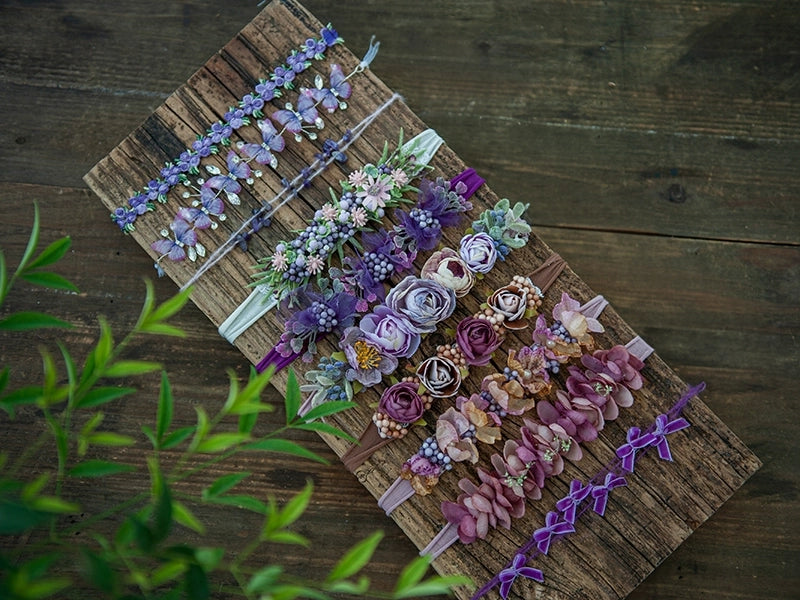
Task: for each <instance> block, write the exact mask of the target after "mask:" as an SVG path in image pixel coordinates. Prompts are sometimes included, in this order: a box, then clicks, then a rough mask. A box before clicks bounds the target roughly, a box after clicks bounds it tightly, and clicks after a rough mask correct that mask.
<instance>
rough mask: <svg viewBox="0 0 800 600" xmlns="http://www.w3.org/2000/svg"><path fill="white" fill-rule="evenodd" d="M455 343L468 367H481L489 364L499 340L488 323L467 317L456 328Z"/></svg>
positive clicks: (484, 320)
mask: <svg viewBox="0 0 800 600" xmlns="http://www.w3.org/2000/svg"><path fill="white" fill-rule="evenodd" d="M456 343H457V344H458V349H459V350H461V353H462V354H463V355H464V358H465V359H466V361H467V364H468V365H471V366H474V367H483V366H485V365H487V364H489V361H490V360H491V358H492V353H493V352H494V351H495V350H497V348H498V347H499V346H500V343H501V340H500V338H499V336H498V335H497V332H496V331H495V330H494V327H492V324H491V323H490V322H489V321H487V320H486V319H476V318H475V317H467V318H466V319H462V320H461V321H460V322H459V324H458V326H457V327H456Z"/></svg>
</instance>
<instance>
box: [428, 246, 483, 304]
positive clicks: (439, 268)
mask: <svg viewBox="0 0 800 600" xmlns="http://www.w3.org/2000/svg"><path fill="white" fill-rule="evenodd" d="M420 276H421V277H422V278H423V279H432V280H433V281H436V282H438V283H441V284H442V285H443V286H444V287H446V288H448V289H451V290H453V292H454V293H455V295H456V298H461V297H462V296H465V295H467V294H468V293H469V291H470V290H471V289H472V286H473V285H475V275H473V274H472V271H471V270H470V268H469V266H468V265H467V263H465V262H464V261H463V260H462V259H461V257H460V256H459V255H458V253H457V252H456V251H455V250H453V249H451V248H442V249H441V250H437V251H436V252H434V253H433V254H431V256H430V258H429V259H428V260H427V261H425V264H424V265H423V267H422V270H421V271H420Z"/></svg>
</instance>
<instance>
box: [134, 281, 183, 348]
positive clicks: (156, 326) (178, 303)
mask: <svg viewBox="0 0 800 600" xmlns="http://www.w3.org/2000/svg"><path fill="white" fill-rule="evenodd" d="M145 285H146V286H147V293H146V295H145V302H144V306H142V312H141V314H140V315H139V321H138V322H137V324H136V329H137V330H138V331H141V332H143V333H164V328H163V325H165V323H163V321H166V320H167V319H169V318H170V317H172V316H173V315H174V314H175V313H177V312H178V311H179V310H180V309H181V308H183V306H184V305H185V304H186V301H187V300H188V299H189V295H190V294H191V293H192V288H189V289H187V290H184V291H182V292H179V293H178V294H176V295H175V296H173V297H172V298H170V299H169V300H167V301H166V302H164V303H163V304H161V305H159V306H158V307H156V308H155V309H153V303H154V299H155V294H154V292H153V284H152V283H151V282H150V281H145ZM167 331H169V333H168V335H179V336H180V337H183V335H184V334H183V332H182V331H180V330H179V329H177V328H176V327H172V326H168V330H167ZM178 332H180V333H178Z"/></svg>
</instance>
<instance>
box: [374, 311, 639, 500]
mask: <svg viewBox="0 0 800 600" xmlns="http://www.w3.org/2000/svg"><path fill="white" fill-rule="evenodd" d="M598 298H600V299H602V298H603V297H602V296H596V297H595V298H593V299H592V300H589V302H587V303H586V304H584V305H583V307H587V306H589V307H590V310H592V311H596V309H597V307H598V306H600V305H601V304H602V303H601V302H599V301H597V299H598ZM603 302H605V300H603ZM605 304H606V305H607V304H608V303H607V302H606V303H605ZM603 306H605V305H603ZM583 307H581V312H583ZM600 310H602V309H600ZM584 314H586V313H585V312H584ZM587 316H591V317H593V318H597V317H599V316H600V311H596V312H595V314H593V315H587ZM625 347H626V348H627V349H628V352H630V353H631V354H632V355H633V356H635V357H636V358H638V359H639V360H641V361H645V360H647V358H648V357H649V356H650V355H651V354H652V353H653V348H652V347H651V346H650V344H648V343H647V342H645V341H644V340H643V339H642V338H641V337H639V336H638V335H637V336H636V337H635V338H633V339H632V340H631V341H629V342H628V343H627V344H625ZM373 429H374V428H373ZM415 493H416V492H415V491H414V488H413V487H412V486H411V482H410V481H409V480H408V479H403V478H402V477H398V478H397V479H395V480H394V482H393V483H392V485H390V486H389V487H388V488H387V489H386V491H385V492H384V493H383V495H382V496H381V497H380V499H379V500H378V506H379V507H380V508H382V509H383V510H385V511H386V514H387V515H389V514H391V513H392V511H393V510H394V509H396V508H397V507H398V506H400V505H401V504H402V503H403V502H405V501H406V500H408V499H409V498H411V497H412V496H413V495H414V494H415Z"/></svg>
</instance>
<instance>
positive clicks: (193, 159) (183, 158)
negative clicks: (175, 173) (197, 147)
mask: <svg viewBox="0 0 800 600" xmlns="http://www.w3.org/2000/svg"><path fill="white" fill-rule="evenodd" d="M178 165H179V166H180V169H181V171H183V170H186V171H191V170H192V169H197V167H198V166H199V165H200V155H199V154H197V153H195V152H191V151H189V150H184V151H183V152H181V155H180V156H179V157H178ZM183 165H186V168H185V167H184V166H183Z"/></svg>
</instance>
